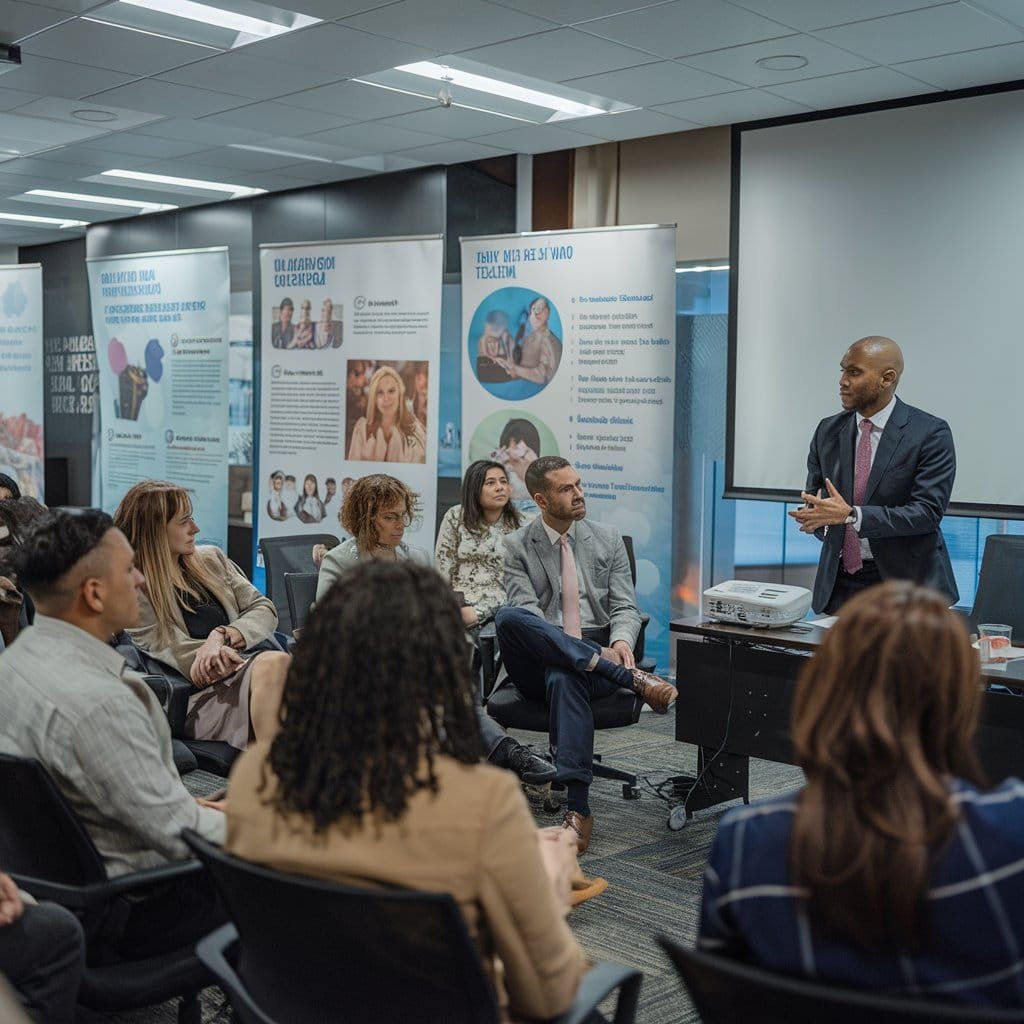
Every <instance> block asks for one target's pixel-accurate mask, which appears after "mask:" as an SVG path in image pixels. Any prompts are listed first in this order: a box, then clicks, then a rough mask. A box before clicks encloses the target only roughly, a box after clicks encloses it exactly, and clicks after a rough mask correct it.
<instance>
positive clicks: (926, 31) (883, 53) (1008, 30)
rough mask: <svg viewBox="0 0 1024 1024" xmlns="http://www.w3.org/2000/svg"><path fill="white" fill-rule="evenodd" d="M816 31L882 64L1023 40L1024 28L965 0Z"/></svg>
mask: <svg viewBox="0 0 1024 1024" xmlns="http://www.w3.org/2000/svg"><path fill="white" fill-rule="evenodd" d="M818 35H820V36H821V37H822V38H823V39H827V40H828V41H829V42H830V43H834V44H835V45H836V46H841V47H843V48H845V49H847V50H852V51H853V52H854V53H860V54H863V55H864V56H865V57H870V58H871V59H872V60H876V61H878V62H879V63H880V64H897V63H901V62H903V61H909V60H920V59H923V58H925V57H940V56H942V55H943V54H947V53H960V52H962V51H964V50H977V49H981V48H982V47H985V46H998V45H999V44H1000V43H1014V42H1017V41H1018V40H1021V39H1024V30H1021V29H1017V28H1013V27H1012V26H1010V25H1008V24H1007V23H1006V22H1004V21H1000V20H998V19H997V18H993V17H990V16H989V15H987V14H983V13H981V12H980V11H978V10H976V9H974V8H973V7H969V6H968V5H967V4H964V3H952V4H945V5H943V6H941V7H929V8H927V9H925V10H923V11H910V12H908V13H906V14H894V15H892V16H890V17H888V18H876V19H874V20H873V21H862V22H859V23H857V24H855V25H844V26H842V27H840V28H828V29H823V30H822V31H821V32H819V33H818Z"/></svg>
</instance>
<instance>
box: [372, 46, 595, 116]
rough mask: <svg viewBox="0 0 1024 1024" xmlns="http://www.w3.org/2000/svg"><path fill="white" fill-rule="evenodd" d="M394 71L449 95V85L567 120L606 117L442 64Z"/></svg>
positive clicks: (568, 101)
mask: <svg viewBox="0 0 1024 1024" xmlns="http://www.w3.org/2000/svg"><path fill="white" fill-rule="evenodd" d="M395 71H404V72H405V73H406V74H408V75H419V76H420V77H421V78H429V79H431V80H432V81H435V82H441V83H443V84H442V91H443V90H444V89H445V88H447V89H448V90H449V92H450V90H451V87H452V86H453V85H458V86H461V87H462V88H464V89H474V90H476V91H477V92H485V93H489V94H490V95H491V96H504V97H505V98H506V99H510V100H518V101H519V102H520V103H529V104H531V105H532V106H535V107H544V108H545V109H546V110H557V111H559V112H560V113H562V114H568V115H570V116H571V117H593V116H594V115H595V114H606V113H607V112H608V111H606V110H603V109H602V108H601V107H595V106H592V105H590V104H589V103H581V102H579V101H577V100H572V99H569V98H567V97H565V96H556V95H555V94H554V93H550V92H542V91H541V90H539V89H530V88H527V87H526V86H522V85H514V84H513V83H512V82H503V81H501V80H500V79H497V78H489V77H488V76H486V75H477V74H473V73H472V72H470V71H460V70H459V69H458V68H453V67H446V66H445V65H444V64H435V63H434V62H433V61H429V60H421V61H417V62H416V63H414V64H402V65H401V66H400V67H397V68H395ZM371 84H372V83H371Z"/></svg>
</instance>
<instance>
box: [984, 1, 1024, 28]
mask: <svg viewBox="0 0 1024 1024" xmlns="http://www.w3.org/2000/svg"><path fill="white" fill-rule="evenodd" d="M975 6H976V7H980V8H981V9H982V10H984V11H988V12H989V13H990V14H995V15H996V16H997V17H1000V18H1006V20H1007V21H1012V22H1013V23H1014V25H1017V26H1019V27H1021V28H1024V4H1022V3H1021V2H1020V0H978V2H977V3H975Z"/></svg>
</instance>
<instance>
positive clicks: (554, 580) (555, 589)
mask: <svg viewBox="0 0 1024 1024" xmlns="http://www.w3.org/2000/svg"><path fill="white" fill-rule="evenodd" d="M530 543H531V544H532V545H533V549H534V551H536V553H537V557H538V559H539V560H540V564H541V565H542V566H544V572H546V573H547V577H548V583H549V584H550V585H551V593H552V594H554V595H556V596H557V595H558V594H560V593H561V592H562V560H561V557H560V556H559V554H558V552H557V551H556V550H555V547H554V545H553V544H552V543H551V540H550V538H549V537H548V532H547V530H545V529H544V523H543V522H542V521H541V518H540V516H537V518H536V519H534V521H533V523H532V524H531V525H530Z"/></svg>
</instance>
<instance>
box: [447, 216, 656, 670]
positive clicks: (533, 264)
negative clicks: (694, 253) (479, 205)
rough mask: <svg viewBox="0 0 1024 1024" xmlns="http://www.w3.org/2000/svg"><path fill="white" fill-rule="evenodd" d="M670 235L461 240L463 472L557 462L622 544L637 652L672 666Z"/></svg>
mask: <svg viewBox="0 0 1024 1024" xmlns="http://www.w3.org/2000/svg"><path fill="white" fill-rule="evenodd" d="M675 235H676V232H675V227H674V226H670V227H656V226H646V227H623V228H597V229H592V230H585V231H554V232H542V233H534V234H524V235H501V236H491V237H487V238H469V239H463V242H462V322H463V353H464V356H463V364H462V366H463V368H462V427H463V444H462V452H463V464H464V466H466V465H468V464H469V463H471V462H473V461H474V460H476V459H486V458H493V459H496V460H497V461H499V462H501V463H503V464H504V465H505V467H506V470H507V472H508V475H509V481H510V483H511V484H512V492H513V497H514V498H516V499H517V500H518V501H520V502H521V503H523V504H524V505H528V503H529V495H528V494H527V493H526V486H525V483H524V477H525V473H526V468H527V466H528V465H529V464H530V462H532V461H533V460H534V459H536V458H537V457H538V456H540V455H561V456H563V457H564V458H566V459H568V460H569V461H570V462H572V463H573V465H574V466H575V467H576V469H577V470H579V473H580V477H581V478H582V480H583V486H584V490H585V491H586V495H587V515H588V516H589V517H591V518H593V519H595V520H597V521H599V522H603V523H609V524H611V525H613V526H615V527H616V528H617V529H618V530H619V531H620V532H621V533H623V534H627V535H629V536H631V537H632V538H633V546H634V550H635V553H636V563H637V580H636V591H637V600H638V603H639V605H640V608H641V610H642V611H644V612H647V613H648V614H649V615H650V616H651V621H650V624H649V626H648V628H647V634H646V651H645V654H646V655H648V656H651V657H655V658H656V659H657V661H658V664H659V666H660V667H661V668H662V669H667V666H668V664H669V634H668V623H669V618H670V590H671V567H672V467H673V445H672V437H673V433H672V431H673V413H674V397H675V336H676V329H675V251H676V241H675Z"/></svg>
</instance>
